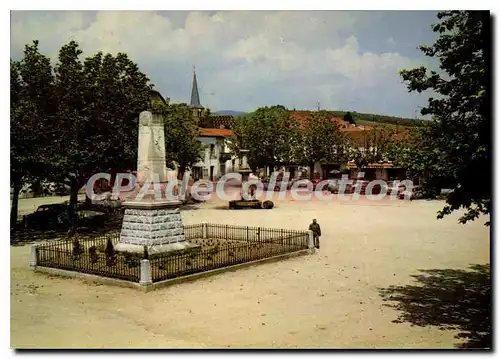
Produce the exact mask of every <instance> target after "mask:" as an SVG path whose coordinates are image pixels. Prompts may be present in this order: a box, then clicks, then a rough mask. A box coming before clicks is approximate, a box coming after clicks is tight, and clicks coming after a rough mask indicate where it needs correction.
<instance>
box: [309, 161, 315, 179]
mask: <svg viewBox="0 0 500 359" xmlns="http://www.w3.org/2000/svg"><path fill="white" fill-rule="evenodd" d="M313 179H314V163H310V164H309V180H310V181H312V180H313Z"/></svg>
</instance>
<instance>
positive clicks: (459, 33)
mask: <svg viewBox="0 0 500 359" xmlns="http://www.w3.org/2000/svg"><path fill="white" fill-rule="evenodd" d="M437 17H438V19H439V20H440V22H439V23H437V24H435V25H433V27H432V29H433V31H434V32H436V33H437V34H439V37H438V38H437V40H436V42H435V43H434V44H433V45H431V46H425V45H421V46H420V47H419V48H420V50H422V51H423V52H424V54H425V55H427V56H429V57H433V58H436V59H438V60H439V62H440V69H441V71H439V72H438V71H436V70H431V71H430V72H429V71H427V69H426V68H425V67H420V68H416V69H412V70H403V71H402V72H401V75H402V77H403V79H404V80H405V81H406V82H407V85H408V89H409V91H417V92H422V91H425V90H433V91H434V92H435V93H436V94H438V96H436V98H430V99H429V103H428V105H427V106H426V107H425V108H423V109H422V111H421V113H422V115H426V114H430V115H432V118H433V124H432V126H431V128H430V131H429V133H428V136H429V140H430V141H431V142H432V144H433V146H435V148H436V150H438V151H440V152H441V154H442V155H441V156H436V157H433V161H435V162H433V163H432V166H433V167H434V168H435V167H437V168H442V169H444V171H445V172H447V173H449V174H450V175H451V176H452V178H453V179H454V181H455V183H456V185H455V187H454V188H453V191H451V193H449V194H448V195H447V199H446V202H447V204H446V206H445V207H444V208H443V210H442V211H440V212H439V214H438V218H442V217H443V216H445V215H448V214H450V213H452V212H453V211H455V210H458V209H460V208H462V207H463V208H465V209H466V213H465V214H464V215H463V216H462V217H460V220H459V221H460V222H461V223H466V222H467V221H469V220H474V219H475V218H477V217H478V216H479V215H480V214H489V213H490V209H491V114H490V111H489V106H488V101H489V94H490V93H489V91H488V81H489V77H490V76H491V73H490V72H489V71H488V68H487V63H486V62H485V59H487V58H488V56H489V54H488V51H489V50H488V46H487V44H486V41H487V39H488V38H489V37H488V35H489V34H490V14H489V12H485V11H443V12H439V13H438V16H437ZM488 223H489V222H488Z"/></svg>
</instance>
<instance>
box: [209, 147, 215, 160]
mask: <svg viewBox="0 0 500 359" xmlns="http://www.w3.org/2000/svg"><path fill="white" fill-rule="evenodd" d="M214 157H215V145H214V144H212V145H210V158H214Z"/></svg>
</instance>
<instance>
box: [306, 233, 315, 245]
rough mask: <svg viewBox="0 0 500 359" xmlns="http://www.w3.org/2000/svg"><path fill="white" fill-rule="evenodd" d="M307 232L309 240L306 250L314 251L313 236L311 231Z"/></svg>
mask: <svg viewBox="0 0 500 359" xmlns="http://www.w3.org/2000/svg"><path fill="white" fill-rule="evenodd" d="M308 232H309V238H308V240H307V248H309V249H314V236H313V231H308Z"/></svg>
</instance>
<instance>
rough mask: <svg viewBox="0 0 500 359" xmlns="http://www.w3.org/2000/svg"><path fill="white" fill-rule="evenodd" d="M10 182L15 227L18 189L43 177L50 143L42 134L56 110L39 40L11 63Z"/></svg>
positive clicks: (49, 70) (47, 63)
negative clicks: (39, 47) (18, 59)
mask: <svg viewBox="0 0 500 359" xmlns="http://www.w3.org/2000/svg"><path fill="white" fill-rule="evenodd" d="M10 107H11V114H10V133H11V136H10V183H11V186H12V188H13V199H12V205H11V215H10V220H11V228H13V229H15V227H16V223H17V215H18V201H19V192H20V190H21V188H22V187H23V185H25V184H28V183H29V182H30V181H34V180H40V179H43V178H44V177H45V176H46V167H45V166H44V163H45V159H46V157H47V153H48V150H49V149H50V147H51V146H52V142H51V141H50V140H49V139H48V138H47V137H46V136H45V135H44V132H45V130H46V128H47V126H48V124H49V123H50V122H51V121H52V119H53V116H54V114H55V110H56V102H55V97H54V78H53V72H52V66H51V64H50V59H49V58H48V57H46V56H44V55H43V54H41V53H40V51H39V49H38V41H34V42H33V43H32V44H31V45H26V46H25V49H24V56H23V58H22V59H21V60H20V61H12V60H11V62H10Z"/></svg>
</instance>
